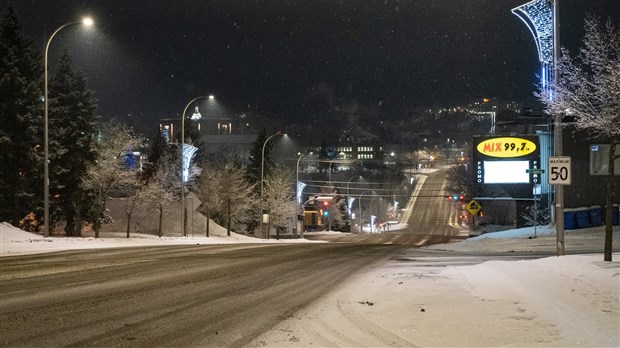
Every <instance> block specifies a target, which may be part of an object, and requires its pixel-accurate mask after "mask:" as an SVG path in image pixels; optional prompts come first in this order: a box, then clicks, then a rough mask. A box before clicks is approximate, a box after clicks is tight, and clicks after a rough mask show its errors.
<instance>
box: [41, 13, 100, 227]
mask: <svg viewBox="0 0 620 348" xmlns="http://www.w3.org/2000/svg"><path fill="white" fill-rule="evenodd" d="M80 23H81V24H83V25H85V26H87V27H90V26H92V25H93V20H92V18H90V17H84V18H83V19H82V21H79V22H69V23H67V24H63V25H61V26H60V27H59V28H58V29H56V31H54V33H53V34H52V35H51V36H50V38H49V39H48V40H47V43H46V45H45V55H44V56H45V57H44V60H45V61H44V68H43V69H44V72H45V73H44V77H45V83H44V84H45V86H44V88H45V97H44V98H45V112H44V124H43V151H44V165H43V176H44V178H43V224H44V225H45V236H46V237H49V235H50V200H49V195H50V192H49V191H50V178H49V175H50V171H49V126H48V123H49V122H48V120H49V118H48V100H47V94H48V90H47V81H48V77H47V75H48V72H47V70H48V69H47V53H48V51H49V48H50V44H51V43H52V39H53V38H54V36H56V34H58V32H59V31H60V30H61V29H62V28H64V27H67V26H69V25H72V24H80Z"/></svg>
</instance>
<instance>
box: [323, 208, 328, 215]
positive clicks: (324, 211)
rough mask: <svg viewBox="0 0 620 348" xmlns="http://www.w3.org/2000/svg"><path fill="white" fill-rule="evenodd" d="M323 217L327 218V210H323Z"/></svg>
mask: <svg viewBox="0 0 620 348" xmlns="http://www.w3.org/2000/svg"><path fill="white" fill-rule="evenodd" d="M323 216H324V217H328V216H329V210H327V209H325V210H323Z"/></svg>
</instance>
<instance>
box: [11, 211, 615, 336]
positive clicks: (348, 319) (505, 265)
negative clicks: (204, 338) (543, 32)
mask: <svg viewBox="0 0 620 348" xmlns="http://www.w3.org/2000/svg"><path fill="white" fill-rule="evenodd" d="M0 234H1V237H2V238H1V245H0V256H9V255H19V254H32V253H40V252H51V251H60V250H67V249H86V248H108V247H121V246H140V245H161V244H209V243H215V244H217V243H255V242H271V243H287V242H304V240H286V241H274V240H270V241H260V240H256V239H254V238H248V237H244V236H240V235H236V234H233V236H231V237H211V238H205V237H188V238H179V237H165V238H162V239H160V238H157V237H153V236H147V235H132V236H133V237H132V238H129V239H127V238H124V234H123V233H118V234H105V235H103V238H99V239H95V238H92V237H90V236H87V237H84V238H60V237H54V238H43V237H41V236H39V235H35V234H31V233H28V232H24V231H21V230H19V229H16V228H14V227H12V226H10V225H8V224H5V223H3V224H0ZM533 234H534V232H533V230H532V229H531V228H530V229H520V230H512V231H506V232H498V233H489V234H485V235H482V236H480V237H476V238H471V239H469V240H467V241H465V242H460V243H454V244H449V245H437V246H432V247H429V248H426V249H427V250H429V253H427V254H425V255H427V256H425V257H420V255H419V254H415V253H414V252H412V254H411V258H410V259H408V258H407V257H406V256H405V257H403V258H402V260H391V261H387V262H386V263H384V264H379V265H373V266H372V267H369V268H368V269H367V272H364V273H359V274H356V275H353V276H352V277H351V278H350V279H349V280H348V281H347V282H345V283H344V284H342V285H341V286H340V287H338V289H336V291H333V292H331V293H330V294H329V295H328V296H326V297H324V298H322V299H320V300H319V301H317V302H315V303H313V304H312V305H310V306H308V307H306V308H303V309H302V310H300V311H299V312H297V313H295V314H294V315H293V316H292V317H291V318H289V319H287V320H285V321H283V322H281V323H280V324H279V325H278V326H277V327H275V328H273V329H272V330H271V331H269V332H267V333H265V334H264V335H263V336H261V337H260V338H259V339H257V340H256V341H254V342H252V343H251V344H250V345H251V346H256V347H273V346H278V347H300V346H304V347H306V346H315V347H322V346H332V347H334V346H337V347H343V346H346V347H357V346H366V347H379V346H414V345H415V346H458V347H462V346H520V347H525V346H527V347H531V346H546V347H549V346H554V347H559V346H562V347H573V346H575V347H576V346H581V347H619V346H620V310H619V307H620V262H619V261H618V260H620V253H618V252H616V253H614V255H613V257H614V260H616V261H614V262H603V261H602V259H603V256H602V250H603V249H602V245H603V239H602V238H603V232H602V228H595V229H587V230H579V231H567V234H566V250H567V252H570V251H571V249H574V250H600V252H598V253H596V254H581V255H569V256H562V257H548V258H542V259H537V260H528V261H491V262H484V263H480V264H475V265H467V264H468V263H474V262H468V258H471V260H474V258H475V256H470V257H468V256H465V257H462V256H459V257H457V256H455V257H445V253H442V255H444V256H441V257H440V256H439V255H438V256H437V257H434V256H433V254H432V252H430V251H432V250H437V249H442V250H446V251H448V252H449V251H460V252H467V251H471V252H476V251H487V252H488V251H500V252H501V251H505V252H508V253H507V255H510V253H509V252H510V251H547V252H548V251H555V236H554V235H553V230H552V229H549V228H541V229H538V230H537V237H538V238H533V239H530V238H528V237H531V236H532V235H533ZM619 234H620V231H619V228H618V227H615V229H614V244H615V245H616V246H618V244H620V239H619ZM614 250H618V249H617V247H616V248H614ZM414 258H415V262H414V261H413V259H414Z"/></svg>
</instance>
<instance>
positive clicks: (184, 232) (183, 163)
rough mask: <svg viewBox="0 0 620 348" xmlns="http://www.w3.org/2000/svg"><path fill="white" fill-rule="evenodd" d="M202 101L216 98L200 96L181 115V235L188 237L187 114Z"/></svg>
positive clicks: (188, 104) (190, 102)
mask: <svg viewBox="0 0 620 348" xmlns="http://www.w3.org/2000/svg"><path fill="white" fill-rule="evenodd" d="M200 99H210V100H213V99H214V97H213V96H212V95H209V96H200V97H196V98H194V99H192V100H190V101H189V103H187V105H185V109H183V114H182V115H181V234H182V235H183V236H187V231H186V226H185V218H186V212H185V176H184V171H185V156H184V154H183V150H184V147H185V113H186V112H187V109H188V108H189V106H190V105H191V104H192V103H193V102H195V101H197V100H200Z"/></svg>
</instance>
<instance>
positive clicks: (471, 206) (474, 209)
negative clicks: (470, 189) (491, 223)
mask: <svg viewBox="0 0 620 348" xmlns="http://www.w3.org/2000/svg"><path fill="white" fill-rule="evenodd" d="M465 209H467V211H468V212H470V213H471V215H476V214H478V212H479V211H480V204H478V202H476V201H475V200H473V199H472V200H471V201H470V202H469V203H467V205H466V206H465Z"/></svg>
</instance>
